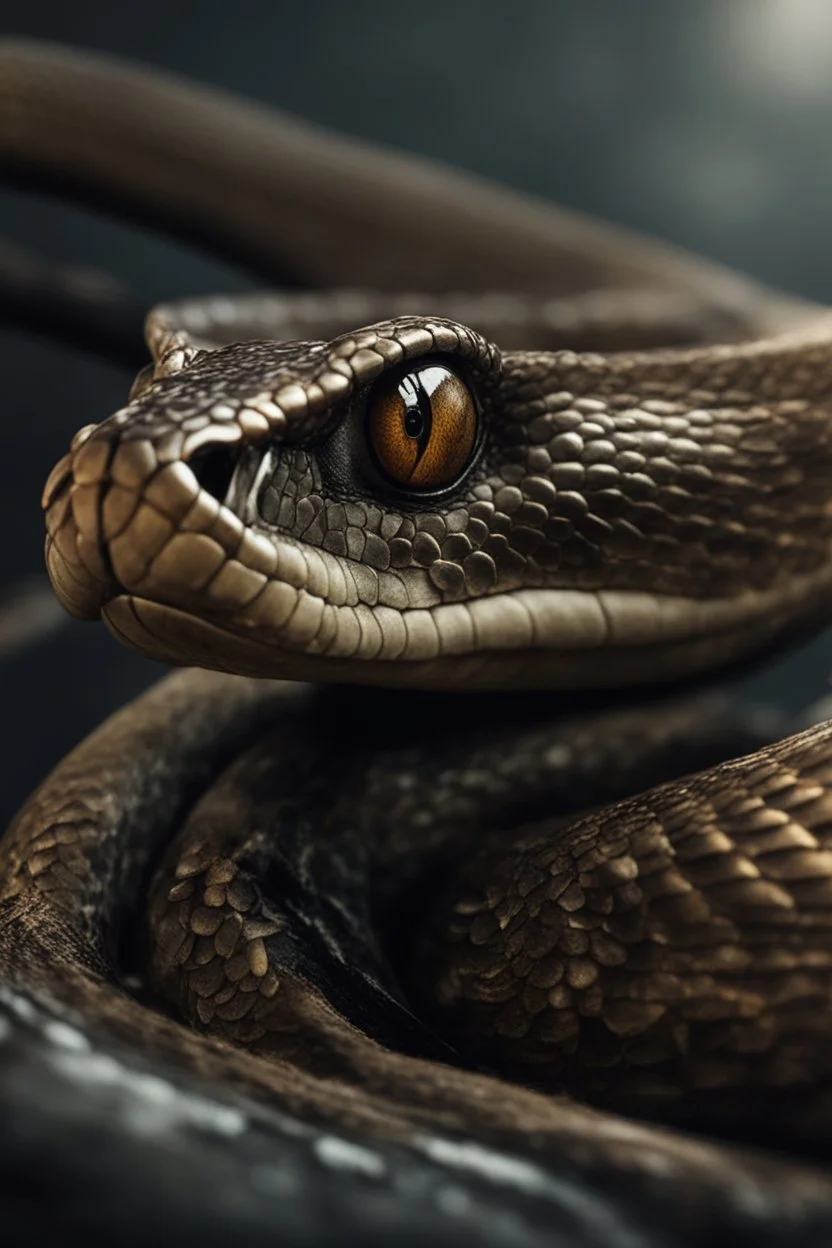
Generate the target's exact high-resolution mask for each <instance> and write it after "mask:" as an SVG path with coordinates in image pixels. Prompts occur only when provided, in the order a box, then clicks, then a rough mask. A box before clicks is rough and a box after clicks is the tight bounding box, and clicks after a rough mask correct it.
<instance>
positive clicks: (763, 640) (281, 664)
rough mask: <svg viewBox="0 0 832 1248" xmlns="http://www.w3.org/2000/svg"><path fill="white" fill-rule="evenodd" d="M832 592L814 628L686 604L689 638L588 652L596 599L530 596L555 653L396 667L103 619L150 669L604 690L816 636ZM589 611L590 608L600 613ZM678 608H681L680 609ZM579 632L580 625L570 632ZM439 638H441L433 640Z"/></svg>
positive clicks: (169, 624)
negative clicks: (583, 627)
mask: <svg viewBox="0 0 832 1248" xmlns="http://www.w3.org/2000/svg"><path fill="white" fill-rule="evenodd" d="M831 581H832V575H829V574H828V575H827V576H826V577H825V578H824V583H823V585H820V584H818V582H817V580H815V581H813V583H812V588H814V589H815V591H816V595H817V600H818V601H817V608H816V610H815V613H814V618H810V619H808V620H807V611H806V606H805V597H804V598H797V596H796V595H795V599H792V598H791V596H790V597H789V598H788V599H785V598H784V596H782V595H781V596H778V599H777V609H776V610H775V609H774V605H773V603H772V602H770V601H769V599H770V598H771V595H758V596H756V597H757V599H758V600H757V601H752V602H745V603H744V604H743V605H744V607H745V610H740V609H738V606H737V604H735V603H724V602H723V603H709V604H701V603H699V604H685V605H687V606H699V607H703V606H706V607H708V608H710V610H709V612H705V611H702V612H701V617H700V621H699V624H700V631H699V632H698V633H697V632H694V631H692V630H691V631H690V632H686V631H685V630H684V629H683V628H682V627H681V623H677V626H676V629H675V630H674V629H673V627H671V626H670V625H672V621H673V615H672V612H668V614H667V620H666V622H665V628H664V630H663V631H660V629H659V627H658V626H657V625H656V624H654V626H653V630H652V632H647V631H646V630H645V632H644V633H642V635H640V636H639V635H638V633H637V632H636V631H635V630H634V629H633V630H631V631H630V633H629V635H628V634H625V633H623V630H622V624H623V621H622V620H620V619H619V621H618V624H619V633H618V636H616V635H615V634H612V635H611V634H610V631H609V625H607V629H608V631H607V633H606V634H605V635H604V636H596V638H595V639H594V640H592V639H588V638H587V634H586V633H584V634H583V635H582V638H581V640H582V641H583V644H575V634H574V633H573V635H572V642H573V644H572V645H569V638H568V629H567V627H566V623H568V619H569V616H568V612H567V611H566V610H565V607H566V605H567V603H566V601H564V600H565V599H566V600H569V601H570V602H571V606H572V608H573V611H575V610H577V612H578V614H580V608H581V607H584V608H586V609H588V610H589V609H594V610H596V611H597V609H598V606H597V598H596V596H594V595H585V596H583V597H585V598H586V600H587V601H586V602H583V601H582V600H581V598H582V596H581V595H579V594H578V593H577V591H564V592H563V594H561V593H560V592H559V591H553V590H550V591H546V590H540V591H528V594H527V599H529V600H531V601H532V602H535V601H539V603H540V609H541V610H542V609H543V607H544V606H546V605H547V604H548V605H549V610H550V611H551V612H552V614H553V618H555V619H556V620H560V622H561V624H562V628H561V632H560V636H561V641H560V644H556V642H555V638H554V636H551V637H550V639H549V641H548V644H547V643H546V642H545V641H544V639H543V638H542V637H538V639H537V644H534V643H532V644H528V643H525V644H524V642H523V640H522V638H521V637H519V636H518V637H517V642H518V644H517V645H516V646H515V647H514V648H508V647H505V646H504V647H502V648H500V647H499V646H497V645H492V646H490V647H488V646H487V645H483V647H482V648H481V649H478V650H470V651H467V652H460V653H454V652H452V651H450V650H449V651H448V652H442V650H441V649H437V651H436V652H435V653H433V654H431V655H428V656H421V657H413V658H408V657H406V656H402V655H400V656H399V657H398V658H397V659H396V660H395V661H391V660H390V659H389V658H385V657H384V656H383V655H382V654H379V653H375V654H374V655H372V656H370V657H366V658H364V657H363V656H362V655H360V654H355V653H353V654H352V655H348V656H344V655H339V654H338V653H337V652H335V653H330V654H324V653H316V652H315V651H314V650H313V649H312V648H310V647H307V648H303V647H301V646H296V645H293V644H292V640H291V637H289V636H284V637H281V636H280V635H279V634H275V635H273V636H263V635H258V634H257V632H256V631H255V630H253V629H251V628H248V629H247V630H244V629H243V628H241V627H240V626H237V627H236V628H235V627H234V626H233V625H230V624H229V623H228V622H227V621H223V620H221V619H219V618H216V619H211V618H208V617H206V616H202V615H198V614H195V613H194V612H192V611H189V610H187V609H185V608H182V607H181V606H177V605H174V604H169V603H163V602H159V601H155V600H152V599H149V598H145V597H143V596H141V595H137V594H130V593H124V594H120V595H117V596H116V597H114V598H112V599H111V600H110V601H109V602H108V603H107V604H106V605H105V606H103V607H102V610H101V618H102V619H103V620H104V622H105V624H106V625H107V627H108V628H109V629H110V631H111V632H112V633H113V634H114V635H115V636H116V637H117V638H118V639H119V640H120V641H122V642H123V643H125V644H126V645H128V646H129V647H130V648H131V649H135V650H138V651H139V652H140V653H143V654H145V655H147V656H149V657H151V658H154V659H157V660H159V661H161V662H164V663H169V664H173V665H179V666H193V665H194V664H198V665H200V666H203V667H206V668H211V669H214V670H217V671H233V672H239V673H241V674H242V675H250V676H266V677H272V678H277V679H289V680H313V681H331V682H334V683H347V684H358V685H361V684H370V685H379V684H380V685H387V686H390V687H399V688H408V687H413V688H424V689H439V690H442V689H445V690H447V689H453V688H458V689H468V690H483V691H485V690H499V689H504V688H509V687H517V688H522V689H529V690H531V689H538V688H547V687H548V688H558V689H564V690H569V689H572V690H579V689H593V688H595V689H605V688H615V687H627V686H631V685H636V684H642V683H644V682H646V681H649V682H652V683H657V682H662V681H666V680H675V679H682V678H685V677H688V676H692V675H695V674H697V673H699V672H704V671H705V670H706V669H710V668H712V667H721V666H726V665H727V664H730V663H732V662H736V661H739V660H741V659H743V658H745V657H747V656H748V655H750V654H753V653H754V652H755V651H760V650H764V649H766V648H767V647H770V646H772V645H774V644H775V643H776V642H778V641H779V640H781V639H782V638H783V637H784V636H787V635H791V634H794V633H796V632H798V631H802V630H804V629H809V628H811V627H812V626H813V625H814V624H816V623H818V622H819V621H820V620H822V618H823V617H824V614H825V610H826V604H827V601H828V592H829V588H830V582H831ZM807 588H808V587H807ZM570 594H571V595H572V596H571V599H569V595H570ZM504 597H505V598H509V597H510V596H509V595H505V596H504ZM634 597H635V596H634ZM749 597H750V595H749ZM591 600H594V601H595V604H596V605H595V607H594V608H592V607H591ZM481 601H482V600H481ZM490 605H492V606H493V607H494V608H495V609H496V610H497V611H499V610H500V608H501V605H502V606H503V607H505V603H501V600H500V599H496V598H495V599H494V600H492V602H491V604H490ZM626 605H627V607H628V609H629V610H630V611H631V612H633V613H635V612H636V611H637V610H638V609H641V610H642V611H643V610H644V608H645V606H646V605H647V604H645V603H644V602H642V601H639V600H638V599H636V601H632V602H629V603H628V604H626ZM675 605H676V606H677V607H680V606H681V605H682V604H681V602H679V601H678V600H677V602H676V604H675ZM720 608H721V610H720V611H719V615H721V616H722V618H723V619H724V625H723V627H722V629H721V630H719V631H718V630H717V629H716V628H715V626H714V624H713V620H714V618H715V617H716V618H719V615H718V614H717V611H718V609H720ZM513 609H514V608H510V610H513ZM441 612H442V608H439V609H438V610H437V611H436V612H434V615H435V616H437V617H438V619H439V622H440V625H441V622H442V618H443V617H442V615H441ZM761 616H763V617H764V620H765V623H764V625H763V624H762V623H761ZM574 622H575V620H574V616H573V620H572V623H573V625H574ZM690 622H692V621H689V623H690ZM435 632H436V634H437V636H438V629H436V628H435ZM496 635H497V634H496V632H495V636H496ZM505 636H506V635H505V634H503V637H504V638H505ZM485 640H486V639H485V638H483V641H485Z"/></svg>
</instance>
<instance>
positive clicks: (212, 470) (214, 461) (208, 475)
mask: <svg viewBox="0 0 832 1248" xmlns="http://www.w3.org/2000/svg"><path fill="white" fill-rule="evenodd" d="M239 458H240V452H239V448H238V447H236V446H216V445H215V446H209V447H206V448H205V450H200V451H197V452H196V454H195V455H194V456H193V457H192V458H191V459H190V461H189V465H188V466H189V467H190V469H191V471H192V472H193V474H194V476H195V477H196V479H197V481H198V482H199V484H200V485H201V487H202V489H203V490H207V491H208V493H209V494H213V496H214V498H215V499H216V500H217V501H218V502H220V503H224V502H225V500H226V498H227V496H228V491H229V488H230V486H231V480H232V478H233V476H234V469H235V468H236V467H237V461H238V459H239Z"/></svg>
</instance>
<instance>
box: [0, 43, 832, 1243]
mask: <svg viewBox="0 0 832 1248" xmlns="http://www.w3.org/2000/svg"><path fill="white" fill-rule="evenodd" d="M0 162H2V168H3V170H4V174H5V176H7V177H8V178H11V179H16V180H22V181H23V182H25V183H27V184H29V183H32V182H35V183H37V184H38V185H42V184H44V183H45V184H49V185H53V186H55V185H56V186H57V187H58V188H59V189H60V191H61V192H62V193H64V194H69V195H79V196H81V197H86V198H95V199H97V200H99V201H100V200H104V201H106V202H107V203H108V204H110V205H111V206H112V205H114V206H115V207H116V208H117V209H118V210H119V211H120V212H126V213H129V214H132V215H133V216H135V217H137V218H139V219H141V220H144V221H150V222H152V223H154V224H157V225H159V226H161V227H163V228H165V229H167V230H170V231H174V232H177V231H178V232H179V233H182V234H184V235H185V236H186V237H188V238H190V239H197V240H199V241H201V242H204V243H207V244H209V245H210V246H211V247H212V248H213V249H214V250H217V251H218V252H220V253H222V254H224V255H227V256H230V257H232V258H234V259H236V260H238V261H242V262H243V263H246V264H248V265H249V266H250V267H252V268H253V269H254V270H255V271H256V272H257V273H258V274H259V275H260V276H261V277H262V278H264V279H267V280H272V281H278V282H281V283H283V284H284V285H285V284H286V283H287V282H291V283H293V284H295V285H301V286H304V287H313V288H319V289H318V290H314V289H313V290H307V291H302V292H300V293H292V292H289V293H275V294H263V295H246V296H239V297H228V296H222V297H216V298H213V299H201V300H194V301H186V302H183V303H179V304H171V305H166V306H164V307H159V308H157V309H155V310H154V311H153V312H152V313H151V315H150V317H149V318H148V322H147V342H148V345H149V348H150V352H151V356H152V363H151V364H150V365H149V366H148V367H146V368H145V369H143V371H142V372H141V373H140V374H139V376H138V378H137V379H136V382H135V383H134V386H133V390H132V392H131V395H130V397H129V400H128V402H127V404H126V406H125V407H123V408H122V409H121V410H120V411H119V412H117V413H115V414H114V415H113V416H110V417H109V418H108V419H106V420H104V421H102V422H101V423H100V424H97V425H90V426H88V427H87V428H85V429H83V430H81V431H80V432H79V433H78V434H77V435H76V437H75V438H74V440H73V442H72V446H71V449H70V451H69V453H68V454H67V455H66V456H65V457H64V458H63V459H62V460H61V462H60V463H59V464H58V465H57V466H56V468H55V469H54V471H53V472H52V474H51V476H50V478H49V481H48V483H47V486H46V489H45V493H44V507H45V512H46V524H47V532H48V536H47V545H46V557H47V565H48V569H49V573H50V576H51V579H52V582H53V585H54V587H55V589H56V591H57V594H58V596H59V598H60V600H61V601H62V603H63V604H64V605H65V606H66V607H67V608H68V609H69V610H70V612H71V613H72V614H74V615H76V616H81V617H84V618H90V619H103V620H104V621H105V622H106V624H107V626H108V627H109V629H110V631H111V632H112V633H113V634H115V636H116V637H118V638H119V639H121V640H123V641H124V642H126V643H127V644H128V645H130V646H132V647H134V648H136V649H139V650H141V651H143V652H144V653H147V654H149V655H151V656H153V657H156V658H159V659H161V660H163V661H165V662H170V663H173V664H174V665H182V666H185V667H186V668H189V667H193V669H194V670H185V671H182V672H177V673H175V674H173V675H171V676H168V677H167V678H166V679H164V680H163V681H162V682H161V683H160V684H159V685H158V686H156V687H155V688H153V689H152V690H151V691H150V692H148V693H147V694H145V695H144V696H143V697H141V698H140V699H139V700H138V701H137V702H135V703H134V704H132V705H131V706H129V707H127V708H125V709H124V710H123V711H121V712H120V713H118V714H117V715H116V716H115V717H114V718H113V719H112V720H110V721H108V723H107V724H105V725H104V726H103V727H102V728H101V729H100V730H99V731H97V732H96V733H95V734H93V736H91V737H90V738H89V739H88V740H86V741H85V742H83V743H82V744H81V745H80V746H78V747H77V749H76V750H75V751H73V753H72V754H70V755H69V756H68V757H67V758H66V759H65V760H64V761H63V762H62V763H61V764H60V765H59V766H58V768H57V769H56V770H55V772H54V773H53V774H52V775H51V776H50V777H49V778H47V779H46V780H45V782H44V783H43V785H42V786H41V788H40V789H39V790H38V791H37V793H35V794H34V796H33V797H32V798H31V799H30V800H29V802H28V803H27V804H26V805H25V807H24V809H23V810H22V812H21V813H20V815H19V816H18V818H17V819H16V820H15V822H14V824H13V825H12V827H11V828H10V829H9V830H8V831H7V833H6V834H5V837H4V839H3V840H2V842H0V1003H2V1007H3V1014H2V1015H1V1016H0V1022H2V1027H0V1040H2V1048H0V1052H2V1053H3V1055H4V1056H3V1066H2V1074H0V1097H1V1098H2V1104H3V1108H4V1115H5V1120H6V1124H7V1126H6V1132H7V1138H9V1139H11V1140H12V1146H11V1147H13V1148H14V1149H15V1150H17V1151H16V1152H15V1153H14V1155H13V1156H14V1158H16V1161H14V1160H13V1161H11V1162H10V1161H9V1160H8V1157H5V1159H4V1164H6V1169H7V1174H9V1175H11V1179H9V1178H7V1179H6V1180H5V1188H4V1190H5V1191H6V1192H7V1193H9V1192H11V1191H12V1188H13V1187H14V1180H15V1175H18V1174H20V1175H23V1174H24V1170H25V1165H26V1164H28V1165H29V1167H30V1170H31V1169H32V1168H34V1169H35V1170H38V1169H39V1167H41V1166H42V1167H43V1171H44V1173H48V1175H49V1181H50V1182H51V1183H53V1184H56V1185H57V1190H60V1192H61V1200H62V1201H63V1202H64V1204H63V1205H61V1206H60V1207H61V1209H62V1210H63V1212H62V1213H61V1214H60V1215H59V1223H60V1226H61V1227H62V1230H63V1234H64V1236H65V1240H64V1242H70V1239H71V1233H70V1232H71V1230H72V1228H73V1227H74V1228H76V1229H77V1230H78V1235H79V1238H80V1237H82V1235H81V1232H82V1231H83V1232H84V1233H85V1234H89V1233H91V1228H92V1229H95V1227H96V1226H98V1229H99V1230H100V1229H101V1227H102V1226H104V1227H112V1225H114V1223H113V1222H112V1221H111V1222H107V1219H108V1218H110V1219H120V1220H121V1221H122V1222H123V1224H124V1225H125V1226H127V1225H129V1226H130V1227H131V1228H132V1231H133V1233H134V1234H135V1237H136V1242H146V1240H147V1236H148V1235H150V1234H152V1233H161V1231H163V1230H166V1231H167V1232H168V1233H171V1234H175V1237H177V1238H178V1239H179V1242H191V1240H193V1242H199V1243H214V1242H216V1243H228V1242H230V1241H231V1239H232V1238H233V1240H234V1241H235V1242H239V1243H252V1244H254V1243H270V1242H277V1241H278V1240H280V1241H282V1240H283V1239H286V1238H288V1240H289V1242H298V1243H327V1244H330V1243H332V1244H335V1243H348V1242H350V1243H351V1242H355V1240H356V1237H358V1238H360V1239H361V1241H362V1242H364V1243H379V1244H381V1243H389V1242H391V1241H392V1240H393V1239H395V1240H396V1242H401V1243H405V1244H406V1243H413V1244H417V1243H425V1242H428V1240H429V1239H435V1238H437V1237H439V1238H442V1239H445V1238H447V1239H452V1240H453V1242H454V1243H457V1244H462V1245H466V1244H472V1245H474V1244H477V1245H485V1244H492V1243H516V1244H518V1245H525V1244H528V1245H535V1244H544V1243H551V1244H559V1245H561V1244H562V1245H594V1246H598V1248H602V1246H603V1248H618V1246H619V1245H620V1246H621V1248H637V1246H639V1245H645V1246H648V1245H654V1244H655V1245H682V1244H698V1243H703V1242H705V1241H706V1240H709V1241H711V1242H730V1243H732V1244H749V1245H751V1244H754V1245H757V1244H760V1245H762V1244H780V1243H786V1242H788V1243H790V1244H795V1243H801V1244H802V1243H806V1244H810V1243H812V1244H814V1243H821V1242H826V1241H828V1237H829V1235H830V1232H832V1182H830V1180H829V1178H828V1175H827V1173H826V1170H825V1168H824V1156H825V1154H826V1146H827V1144H828V1140H829V1131H830V1125H832V1100H830V1090H831V1089H832V1057H830V1046H829V1037H830V1034H832V935H830V932H831V931H832V739H831V738H830V733H831V732H832V730H831V729H830V726H829V725H819V726H816V727H813V728H810V729H808V730H806V731H804V732H803V733H801V734H800V735H797V736H792V737H789V738H787V739H785V740H782V741H780V742H777V743H773V744H762V742H761V739H760V738H759V736H758V735H755V734H756V732H757V730H756V729H754V730H753V731H752V730H751V729H750V728H749V727H748V726H747V725H746V724H744V723H741V722H739V719H738V718H737V716H736V715H735V714H734V713H732V712H731V711H730V709H729V707H728V703H727V702H726V701H725V700H724V699H721V697H720V695H719V694H718V693H709V692H707V691H703V690H701V689H699V688H698V687H696V688H692V686H699V685H701V684H703V683H704V682H705V679H706V677H708V676H709V674H710V673H712V672H717V671H719V670H721V669H725V668H726V667H728V666H732V665H734V666H735V665H736V664H738V663H741V662H746V661H750V660H751V659H753V658H755V657H760V656H762V655H764V654H765V653H767V652H769V651H770V650H772V649H773V648H774V647H776V646H780V645H783V644H785V643H786V642H789V641H793V640H795V639H797V638H799V637H801V636H803V635H806V634H808V633H809V632H810V631H811V630H813V629H817V628H818V627H820V626H821V625H822V624H823V623H824V622H825V621H826V620H827V619H828V616H829V610H830V602H832V560H830V554H832V462H831V461H832V436H830V430H832V371H831V370H830V364H832V314H830V313H829V312H828V310H826V309H824V308H822V307H817V306H814V305H810V304H806V303H802V302H800V301H798V300H795V299H791V298H789V297H786V296H781V295H778V294H775V293H772V292H770V291H767V290H764V289H762V288H759V287H757V286H755V285H753V284H752V283H751V282H750V281H747V280H746V279H744V278H740V277H738V276H736V275H734V274H732V273H730V272H727V271H725V270H722V269H719V268H717V267H716V266H711V265H708V264H707V263H705V262H704V261H699V260H696V259H693V258H689V257H687V256H685V255H684V254H682V253H679V252H676V251H674V250H672V249H670V248H667V247H664V246H662V245H659V244H654V243H651V242H647V241H643V240H640V239H635V238H632V237H630V236H628V235H624V234H621V233H618V232H616V231H615V230H613V229H612V228H611V227H606V226H601V225H597V224H595V223H592V222H587V221H584V220H583V219H580V218H578V217H575V216H572V215H570V214H568V213H566V212H562V211H561V210H558V209H554V208H551V207H549V206H544V205H538V204H536V203H533V202H531V201H527V200H524V199H522V198H521V197H517V196H513V195H511V194H510V193H508V192H503V191H500V190H497V189H494V188H492V187H489V186H486V185H482V184H479V183H477V182H476V181H475V180H473V179H469V178H467V177H463V176H462V175H457V174H454V173H451V172H447V171H443V170H439V169H437V168H434V167H433V166H428V165H426V164H422V163H419V162H417V161H413V160H405V159H403V158H401V157H398V156H396V155H394V154H392V153H382V152H379V151H376V150H372V149H369V148H365V147H363V146H361V145H359V144H357V143H351V142H348V141H346V140H340V139H334V138H331V137H329V136H327V135H325V134H322V133H320V132H318V131H314V130H311V129H306V128H305V127H303V126H301V125H300V124H298V123H296V122H293V121H291V120H289V119H286V118H281V117H279V116H276V115H272V114H268V113H265V112H263V111H261V110H259V109H256V108H255V107H253V106H248V105H245V104H242V103H240V102H239V101H236V100H233V99H229V98H225V97H222V96H220V95H217V94H213V93H210V92H208V91H205V90H202V89H197V88H195V87H190V86H186V85H184V84H180V83H177V82H172V81H170V80H167V79H164V78H162V77H161V76H159V75H156V74H155V73H151V72H150V71H146V70H141V69H138V68H135V67H133V66H128V65H121V64H118V63H114V62H110V61H107V60H104V59H99V58H95V57H92V56H88V55H86V54H79V53H74V52H70V51H67V50H64V49H57V48H51V47H46V46H38V45H29V44H23V43H15V42H11V41H7V42H5V43H3V44H2V46H0ZM329 286H333V287H337V288H339V289H338V291H337V292H336V293H321V290H320V288H322V287H329ZM408 291H413V292H416V291H418V292H420V293H407V292H408ZM454 291H457V292H460V293H452V292H454ZM449 292H451V293H449ZM264 678H278V679H277V680H275V679H264ZM297 681H304V682H308V683H307V684H297V683H292V682H297ZM671 682H674V684H675V686H677V687H678V688H679V689H682V692H677V693H676V694H675V695H674V696H672V697H668V696H666V694H665V692H664V687H665V686H667V685H668V684H670V683H671ZM683 687H685V688H683ZM751 746H754V747H757V746H759V747H760V748H755V750H754V752H752V753H744V752H743V751H744V748H745V747H749V748H750V747H751ZM726 759H727V760H728V761H725V760H726ZM683 772H692V773H693V774H688V775H685V776H684V777H683V778H681V779H680V778H679V777H680V775H681V773H683ZM76 1139H80V1140H82V1141H83V1140H86V1141H90V1140H92V1141H93V1142H94V1145H93V1146H91V1148H92V1151H91V1153H90V1155H89V1156H86V1155H85V1150H84V1149H83V1148H80V1147H79V1148H76V1147H74V1146H73V1142H74V1141H75V1140H76ZM9 1156H10V1157H11V1156H12V1154H11V1153H10V1154H9ZM21 1158H22V1160H21ZM15 1166H17V1169H15ZM9 1167H10V1168H9ZM61 1176H63V1179H61ZM59 1180H60V1181H59ZM21 1181H23V1180H21ZM25 1181H26V1182H31V1177H29V1178H28V1179H26V1180H25ZM67 1193H69V1195H67ZM79 1194H80V1197H79ZM75 1197H79V1199H80V1202H81V1204H84V1201H86V1204H85V1206H84V1211H82V1212H79V1208H80V1205H79V1206H78V1208H76V1207H75V1206H74V1205H73V1204H72V1200H73V1198H75ZM6 1198H7V1200H11V1206H10V1207H11V1208H12V1211H13V1212H15V1211H16V1214H19V1213H20V1208H18V1206H17V1205H15V1199H17V1200H18V1202H19V1203H20V1202H22V1203H21V1207H23V1205H25V1201H23V1200H22V1198H21V1197H20V1196H19V1193H18V1195H17V1196H16V1198H12V1197H11V1196H9V1195H7V1197H6ZM67 1210H69V1212H67ZM21 1216H22V1215H21ZM27 1216H28V1215H27ZM57 1216H58V1215H56V1217H57ZM96 1218H99V1219H100V1225H99V1224H98V1223H96ZM73 1219H74V1221H73ZM27 1225H31V1223H29V1224H27ZM128 1238H129V1236H128ZM128 1238H125V1239H124V1240H120V1241H119V1242H128ZM130 1242H132V1240H130Z"/></svg>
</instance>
